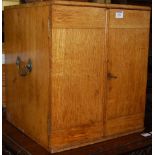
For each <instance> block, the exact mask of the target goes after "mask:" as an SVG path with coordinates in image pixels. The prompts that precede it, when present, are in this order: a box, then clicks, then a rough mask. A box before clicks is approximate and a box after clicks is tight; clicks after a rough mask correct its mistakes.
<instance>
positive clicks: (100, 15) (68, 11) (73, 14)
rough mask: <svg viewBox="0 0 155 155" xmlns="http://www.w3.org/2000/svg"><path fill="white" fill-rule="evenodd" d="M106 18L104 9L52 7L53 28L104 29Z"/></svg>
mask: <svg viewBox="0 0 155 155" xmlns="http://www.w3.org/2000/svg"><path fill="white" fill-rule="evenodd" d="M90 12H91V13H90ZM105 18H106V15H105V9H104V8H94V7H79V6H62V5H53V6H52V19H53V20H52V27H53V28H103V27H105V21H106V20H105Z"/></svg>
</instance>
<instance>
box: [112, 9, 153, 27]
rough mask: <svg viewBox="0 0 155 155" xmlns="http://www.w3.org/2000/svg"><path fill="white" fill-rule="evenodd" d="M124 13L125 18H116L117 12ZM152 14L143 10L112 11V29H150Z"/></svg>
mask: <svg viewBox="0 0 155 155" xmlns="http://www.w3.org/2000/svg"><path fill="white" fill-rule="evenodd" d="M120 11H123V18H120V19H118V18H116V12H120ZM149 21H150V12H149V11H141V10H134V11H132V10H121V9H110V21H109V22H110V23H109V27H110V28H149V25H150V23H149Z"/></svg>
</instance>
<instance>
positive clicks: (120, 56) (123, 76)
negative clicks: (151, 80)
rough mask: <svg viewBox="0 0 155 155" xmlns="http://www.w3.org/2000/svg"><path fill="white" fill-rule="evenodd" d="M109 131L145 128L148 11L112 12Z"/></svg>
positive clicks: (109, 60)
mask: <svg viewBox="0 0 155 155" xmlns="http://www.w3.org/2000/svg"><path fill="white" fill-rule="evenodd" d="M109 15H110V20H109V36H108V74H107V78H108V93H107V94H108V97H107V116H106V119H107V125H106V135H114V134H118V133H124V132H130V131H134V130H138V129H142V128H143V122H144V111H145V96H146V81H147V60H148V43H149V17H150V15H149V11H137V10H117V9H116V10H115V9H111V10H110V12H109Z"/></svg>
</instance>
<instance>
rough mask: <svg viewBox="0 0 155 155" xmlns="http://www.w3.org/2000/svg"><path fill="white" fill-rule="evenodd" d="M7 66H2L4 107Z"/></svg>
mask: <svg viewBox="0 0 155 155" xmlns="http://www.w3.org/2000/svg"><path fill="white" fill-rule="evenodd" d="M5 69H6V66H5V64H3V65H2V105H3V107H6V80H5V79H6V71H5Z"/></svg>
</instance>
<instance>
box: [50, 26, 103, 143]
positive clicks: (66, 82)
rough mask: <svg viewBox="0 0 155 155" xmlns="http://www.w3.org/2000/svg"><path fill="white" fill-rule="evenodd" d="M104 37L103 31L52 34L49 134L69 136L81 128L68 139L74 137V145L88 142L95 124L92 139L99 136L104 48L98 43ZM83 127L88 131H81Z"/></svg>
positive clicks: (56, 30)
mask: <svg viewBox="0 0 155 155" xmlns="http://www.w3.org/2000/svg"><path fill="white" fill-rule="evenodd" d="M104 37H105V31H104V29H53V31H52V44H53V46H52V53H53V54H52V58H53V59H52V68H53V69H52V122H51V123H52V130H53V131H54V132H56V131H57V130H64V132H67V133H69V131H71V130H72V128H78V127H81V131H78V130H77V132H75V133H74V134H73V135H72V138H73V139H72V141H74V137H77V138H76V139H75V140H76V141H81V140H84V139H88V137H87V132H89V131H88V130H89V128H90V127H93V126H94V125H95V124H96V123H100V128H101V129H102V130H96V129H95V130H96V131H97V132H96V133H95V137H100V136H102V135H103V131H104V128H103V119H104V118H103V113H104V101H103V99H104V91H105V89H104V88H105V85H106V72H105V65H104V61H105V51H104V48H105V47H104V42H103V43H102V44H100V42H102V40H104ZM87 126H88V130H84V131H82V129H84V128H85V127H87ZM81 133H82V135H81V136H78V135H79V134H81ZM68 136H69V135H66V137H68ZM85 136H86V137H85ZM59 137H60V136H59ZM92 137H94V135H93V134H90V135H89V138H90V139H91V138H92ZM54 139H55V138H54ZM61 141H62V142H61V143H60V144H59V145H60V146H61V145H64V144H65V143H66V142H67V141H66V139H64V140H63V139H62V138H61ZM69 141H70V140H69V139H68V142H69ZM54 145H55V144H54V141H53V143H52V146H54ZM56 145H58V144H56Z"/></svg>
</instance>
